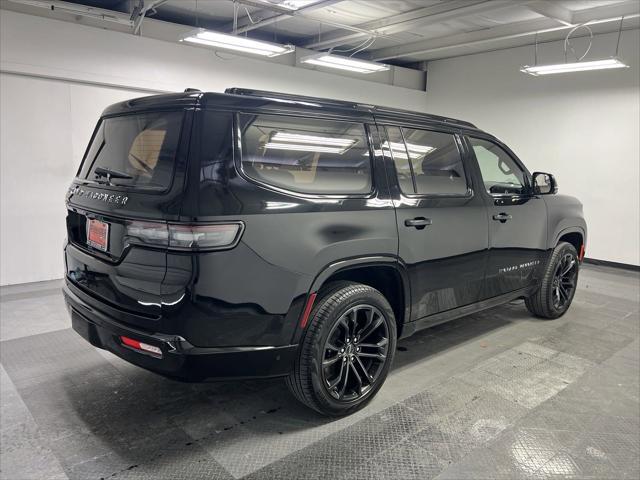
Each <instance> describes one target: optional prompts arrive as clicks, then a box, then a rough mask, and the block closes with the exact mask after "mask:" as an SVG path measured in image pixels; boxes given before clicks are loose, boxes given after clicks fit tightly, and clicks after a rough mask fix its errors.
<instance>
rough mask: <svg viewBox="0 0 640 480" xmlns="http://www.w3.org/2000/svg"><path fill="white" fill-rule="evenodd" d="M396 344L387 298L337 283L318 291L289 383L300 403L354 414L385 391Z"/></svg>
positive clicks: (319, 409) (330, 412) (329, 412)
mask: <svg viewBox="0 0 640 480" xmlns="http://www.w3.org/2000/svg"><path fill="white" fill-rule="evenodd" d="M378 319H381V321H382V323H380V324H379V321H378ZM375 325H379V326H377V327H376V328H375V329H373V328H372V327H373V326H375ZM347 328H349V329H350V330H347ZM367 329H371V331H369V332H368V333H367ZM349 335H351V336H352V337H353V338H349ZM358 335H361V337H360V338H358ZM385 339H386V343H385ZM365 340H366V341H365ZM368 342H372V343H368ZM379 344H382V346H378V345H379ZM395 349H396V320H395V316H394V314H393V310H392V308H391V306H390V305H389V302H388V301H387V299H386V298H385V297H384V296H383V295H382V294H381V293H380V292H379V291H378V290H376V289H375V288H372V287H369V286H367V285H362V284H358V283H352V282H336V283H333V284H330V285H328V286H327V287H326V288H323V289H321V290H320V292H319V293H318V300H317V301H316V304H315V306H314V308H313V310H312V311H311V315H310V317H309V322H308V324H307V327H306V331H305V332H304V336H303V339H302V341H301V345H300V351H299V354H298V357H297V359H296V361H295V364H294V368H293V371H292V372H291V374H290V375H289V377H287V385H288V387H289V389H290V390H291V392H292V393H293V395H294V396H295V397H296V398H297V399H298V400H299V401H300V402H302V403H304V404H305V405H307V406H308V407H310V408H312V409H314V410H316V411H317V412H319V413H321V414H323V415H327V416H334V417H338V416H343V415H349V414H351V413H353V412H355V411H357V410H359V409H361V408H362V407H364V406H365V405H366V404H367V403H368V402H369V401H370V400H371V399H372V398H373V397H374V396H375V394H376V393H377V392H378V390H380V388H381V387H382V384H383V383H384V381H385V379H386V377H387V374H388V373H389V367H390V365H391V363H392V362H393V356H394V353H395ZM382 356H384V358H381V357H382ZM323 362H324V363H323ZM358 362H359V363H358ZM324 364H327V366H323V365H324ZM367 365H369V366H370V371H367ZM341 369H342V370H341ZM365 371H367V372H368V373H369V374H370V375H369V376H370V377H371V378H372V379H373V380H371V379H370V378H369V376H366V375H365ZM338 372H339V373H338ZM344 376H346V377H347V378H345V379H344V381H342V380H340V379H341V378H343V377H344ZM336 378H338V380H339V383H338V384H337V385H336V386H334V387H333V388H332V387H331V384H333V383H334V382H335V381H336V380H335V379H336ZM358 379H359V380H360V382H358ZM368 382H371V383H369V384H368ZM343 385H344V388H343Z"/></svg>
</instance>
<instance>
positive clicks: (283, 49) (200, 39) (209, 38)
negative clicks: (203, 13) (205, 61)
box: [181, 30, 294, 57]
mask: <svg viewBox="0 0 640 480" xmlns="http://www.w3.org/2000/svg"><path fill="white" fill-rule="evenodd" d="M181 41H183V42H189V43H196V44H199V45H206V46H208V47H216V48H224V49H227V50H236V51H239V52H245V53H253V54H255V55H262V56H265V57H277V56H278V55H284V54H285V53H290V52H293V50H294V47H293V46H291V45H278V44H275V43H269V42H263V41H260V40H252V39H250V38H246V37H238V36H235V35H227V34H226V33H219V32H212V31H210V30H200V31H198V32H197V33H195V34H191V35H189V36H187V37H185V38H183V39H182V40H181Z"/></svg>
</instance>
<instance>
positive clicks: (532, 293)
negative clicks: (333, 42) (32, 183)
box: [64, 89, 586, 415]
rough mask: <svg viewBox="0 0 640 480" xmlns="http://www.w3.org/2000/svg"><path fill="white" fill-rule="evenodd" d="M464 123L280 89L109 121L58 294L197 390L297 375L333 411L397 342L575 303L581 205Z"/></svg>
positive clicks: (75, 320)
mask: <svg viewBox="0 0 640 480" xmlns="http://www.w3.org/2000/svg"><path fill="white" fill-rule="evenodd" d="M556 191H557V188H556V183H555V180H554V178H553V176H552V175H549V174H545V173H534V174H533V175H532V174H530V173H529V172H528V171H527V169H526V168H525V166H524V165H523V164H522V163H521V162H520V160H519V159H518V158H517V157H516V155H515V154H514V153H513V152H512V151H511V150H510V149H509V148H508V147H507V146H505V145H504V144H503V143H501V142H500V141H499V140H497V139H496V138H494V137H493V136H491V135H489V134H487V133H484V132H483V131H481V130H479V129H477V128H476V127H475V126H473V125H472V124H470V123H468V122H463V121H459V120H454V119H451V118H445V117H439V116H433V115H426V114H419V113H415V112H408V111H401V110H394V109H389V108H382V107H375V106H372V105H361V104H355V103H349V102H341V101H333V100H326V99H318V98H311V97H301V96H294V95H286V94H280V93H272V92H261V91H249V90H240V89H231V90H227V92H226V93H225V94H219V93H201V92H199V91H193V90H187V91H185V93H183V94H171V95H159V96H153V97H145V98H139V99H135V100H131V101H127V102H122V103H118V104H116V105H113V106H111V107H109V108H107V109H106V110H105V111H104V113H103V115H102V117H101V119H100V121H99V122H98V125H97V127H96V129H95V131H94V133H93V137H92V139H91V142H90V144H89V147H88V148H87V151H86V153H85V155H84V159H83V161H82V165H81V166H80V168H79V170H78V173H77V176H76V178H75V179H74V181H73V183H72V185H71V187H70V189H69V192H68V194H67V208H68V215H67V232H68V241H67V243H66V246H65V255H64V256H65V268H66V275H65V277H66V282H65V286H64V294H65V298H66V302H67V305H68V308H69V311H70V313H71V318H72V324H73V328H74V329H75V330H76V331H77V332H78V333H79V334H80V335H82V336H83V337H84V338H85V339H87V340H88V341H89V342H90V343H91V344H93V345H95V346H97V347H100V348H104V349H107V350H109V351H111V352H113V353H115V354H116V355H118V356H119V357H121V358H123V359H125V360H127V361H129V362H131V363H134V364H136V365H139V366H141V367H143V368H146V369H149V370H152V371H154V372H158V373H160V374H163V375H166V376H169V377H174V378H179V379H183V380H189V381H199V380H205V379H215V378H231V377H233V378H235V377H237V378H241V377H245V378H246V377H279V376H282V377H286V378H287V382H288V385H289V387H290V388H291V391H292V392H293V394H294V395H295V396H296V397H297V398H298V399H299V400H301V401H302V402H304V403H305V404H307V405H308V406H310V407H311V408H313V409H315V410H317V411H319V412H322V413H324V414H327V415H344V414H347V413H350V412H353V411H354V410H356V409H358V408H360V407H362V406H363V405H364V404H366V402H368V401H369V400H370V399H371V398H372V397H373V396H374V395H375V393H376V392H377V391H378V390H379V389H380V387H381V386H382V384H383V382H384V380H385V377H386V376H387V373H388V371H389V367H390V365H391V363H392V360H393V356H394V351H395V349H396V342H397V339H398V338H402V337H406V336H408V335H411V334H413V333H414V332H416V331H417V330H420V329H423V328H427V327H430V326H432V325H435V324H438V323H441V322H444V321H447V320H450V319H453V318H457V317H460V316H463V315H467V314H470V313H473V312H477V311H479V310H482V309H486V308H489V307H492V306H496V305H499V304H503V303H505V302H510V301H512V300H515V299H518V298H524V299H525V302H526V305H527V308H528V309H529V310H530V311H531V312H532V313H533V314H535V315H537V316H539V317H544V318H555V317H559V316H560V315H562V314H563V313H564V312H566V310H567V309H568V308H569V305H570V304H571V301H572V299H573V295H574V293H575V290H576V282H577V278H578V268H579V263H580V261H581V260H582V257H583V255H584V248H585V241H586V225H585V221H584V219H583V215H582V205H581V204H580V202H579V201H577V200H576V199H574V198H572V197H568V196H562V195H556V194H555V193H556Z"/></svg>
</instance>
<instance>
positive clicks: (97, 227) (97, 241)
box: [87, 218, 109, 252]
mask: <svg viewBox="0 0 640 480" xmlns="http://www.w3.org/2000/svg"><path fill="white" fill-rule="evenodd" d="M87 244H88V245H89V246H91V247H93V248H97V249H98V250H102V251H103V252H106V251H107V248H108V246H109V224H108V223H105V222H101V221H100V220H95V219H92V218H89V219H87Z"/></svg>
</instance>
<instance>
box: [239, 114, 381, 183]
mask: <svg viewBox="0 0 640 480" xmlns="http://www.w3.org/2000/svg"><path fill="white" fill-rule="evenodd" d="M240 128H241V135H242V169H243V171H244V172H245V173H246V174H247V175H249V176H250V177H251V178H254V179H255V180H258V181H260V182H264V183H267V184H269V185H273V186H276V187H281V188H284V189H287V190H292V191H295V192H301V193H311V194H366V193H369V192H370V191H371V157H370V154H369V146H368V142H367V137H366V133H365V128H364V125H362V124H358V123H347V122H340V121H328V120H314V119H307V118H298V117H287V116H279V115H240Z"/></svg>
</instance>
